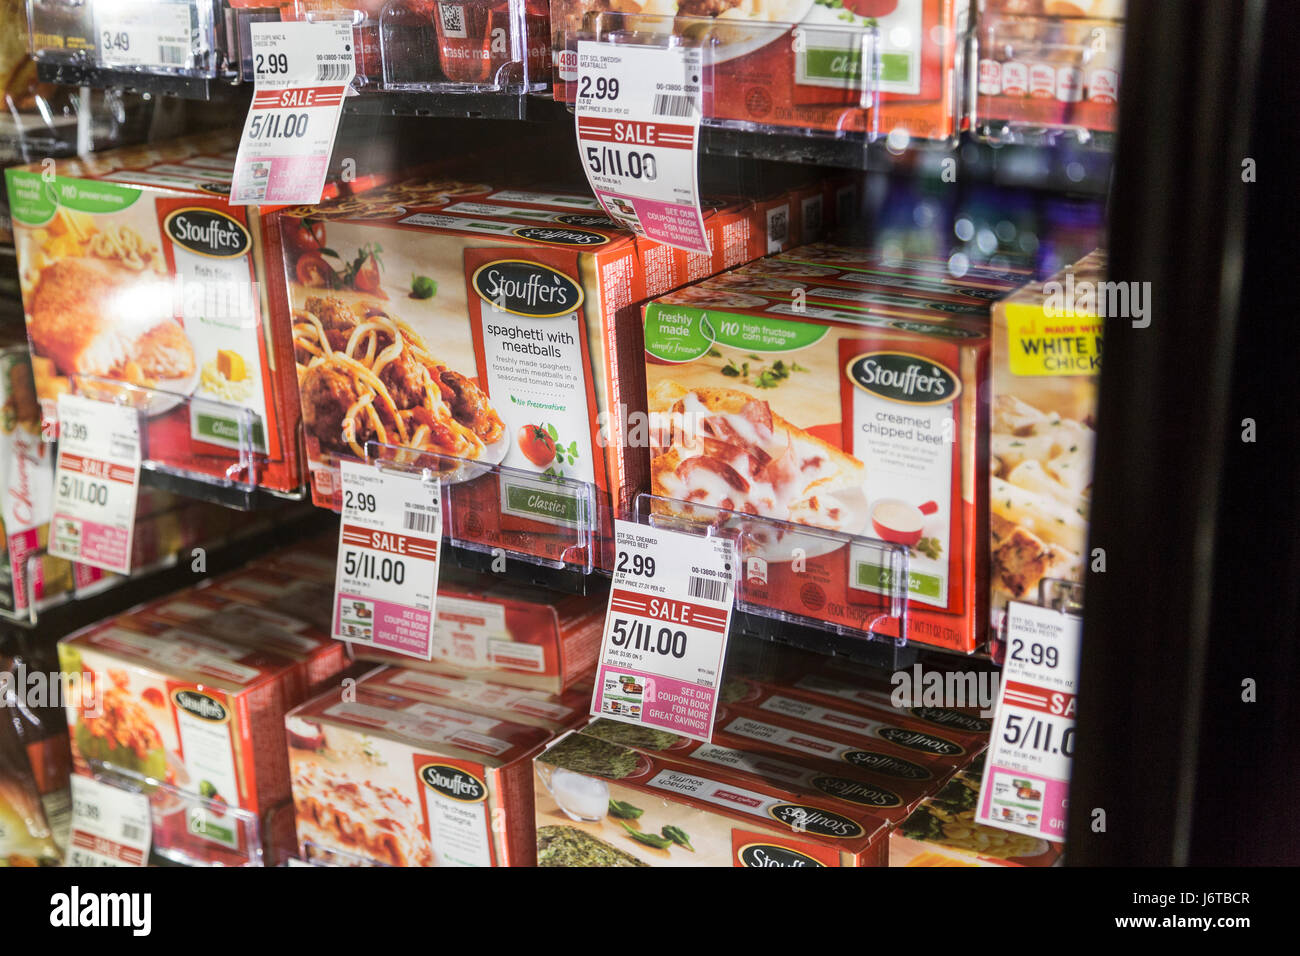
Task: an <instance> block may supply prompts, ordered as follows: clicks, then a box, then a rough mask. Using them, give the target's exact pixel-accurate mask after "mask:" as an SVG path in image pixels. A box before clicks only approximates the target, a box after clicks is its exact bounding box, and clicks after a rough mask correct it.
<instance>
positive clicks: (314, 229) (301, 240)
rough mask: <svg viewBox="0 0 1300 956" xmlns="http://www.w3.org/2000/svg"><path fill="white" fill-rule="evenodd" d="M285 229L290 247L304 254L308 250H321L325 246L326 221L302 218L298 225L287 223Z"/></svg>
mask: <svg viewBox="0 0 1300 956" xmlns="http://www.w3.org/2000/svg"><path fill="white" fill-rule="evenodd" d="M285 231H286V232H287V233H288V235H287V236H286V238H287V240H288V242H289V247H290V248H291V249H293V251H294V252H296V253H298V254H299V255H302V254H303V253H307V252H320V250H321V249H323V248H325V223H323V222H312V221H311V220H310V219H300V220H298V224H297V225H296V226H293V225H287V226H286V229H285Z"/></svg>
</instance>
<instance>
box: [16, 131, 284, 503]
mask: <svg viewBox="0 0 1300 956" xmlns="http://www.w3.org/2000/svg"><path fill="white" fill-rule="evenodd" d="M234 156H235V141H234V140H233V139H232V138H230V137H226V136H219V135H209V136H203V137H191V138H187V139H182V140H177V141H174V142H170V143H164V144H161V145H157V146H150V147H134V148H127V149H120V150H110V151H108V152H104V153H97V154H94V156H92V157H88V158H86V159H79V160H65V161H60V162H58V163H56V164H55V167H54V173H53V178H52V179H50V180H49V181H47V178H46V175H45V171H44V170H43V169H42V167H40V166H36V165H33V166H25V167H20V168H15V169H9V170H6V171H5V178H6V183H7V187H8V191H9V198H10V205H11V208H12V214H13V220H14V243H15V248H16V251H17V257H18V267H19V279H20V285H21V288H22V296H23V306H24V312H25V314H26V320H27V334H28V338H29V340H30V342H31V347H32V368H33V372H34V374H35V378H36V389H37V396H38V398H39V400H40V403H41V411H42V416H43V418H44V420H45V422H46V424H47V425H49V424H52V423H53V422H54V421H55V420H56V419H57V402H58V397H59V395H60V394H62V393H64V392H68V391H72V390H76V389H74V388H73V381H72V380H73V379H74V378H76V379H78V381H79V383H80V386H81V387H80V391H82V392H84V393H86V394H90V395H91V396H92V397H103V398H107V399H111V398H112V397H113V395H114V388H113V386H114V385H115V384H116V383H122V384H126V385H135V386H143V387H146V388H149V389H152V390H153V391H152V392H149V393H146V394H147V395H148V400H147V404H146V406H145V407H144V409H143V414H144V416H145V418H146V419H147V428H146V429H145V430H144V433H143V434H142V451H143V454H144V455H145V457H146V458H147V459H149V460H153V461H156V462H158V463H159V464H161V465H162V466H164V468H166V469H168V470H180V471H184V472H187V473H191V474H196V475H200V476H208V477H211V478H214V479H225V478H228V477H231V478H236V479H238V480H240V481H249V480H250V478H251V476H250V475H248V474H247V469H246V468H241V448H242V449H244V450H245V451H251V452H253V453H255V455H256V456H257V457H258V462H259V463H258V467H257V469H256V471H257V474H256V480H257V483H258V484H259V485H261V486H263V487H265V488H268V489H272V490H275V491H282V492H288V491H293V490H296V489H297V488H298V487H299V486H300V485H301V479H300V461H299V455H298V443H297V441H296V434H295V433H296V428H297V423H298V416H299V412H298V400H297V382H296V380H295V378H294V373H293V363H292V361H291V360H290V359H291V355H292V347H291V343H290V335H289V329H288V326H287V323H284V322H273V321H271V316H272V315H273V314H276V313H277V312H280V313H282V312H283V307H282V304H281V300H282V297H283V288H282V285H280V284H277V282H276V281H275V279H276V278H277V277H278V275H279V270H278V269H277V270H273V271H272V272H270V273H268V271H267V270H266V268H265V261H266V242H267V235H268V233H269V232H271V231H272V230H271V228H270V219H271V217H268V216H266V215H264V214H262V213H260V212H259V211H258V210H257V209H256V208H255V207H245V206H231V205H230V204H229V203H228V202H227V196H228V195H229V192H230V174H231V170H232V169H233V166H234ZM274 259H275V260H277V261H278V259H279V255H278V252H276V254H275V255H274ZM250 416H251V417H250ZM244 458H245V459H246V458H247V455H245V456H244Z"/></svg>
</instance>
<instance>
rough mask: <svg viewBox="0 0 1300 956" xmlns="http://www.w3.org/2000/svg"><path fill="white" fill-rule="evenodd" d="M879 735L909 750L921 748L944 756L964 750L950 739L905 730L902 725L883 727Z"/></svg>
mask: <svg viewBox="0 0 1300 956" xmlns="http://www.w3.org/2000/svg"><path fill="white" fill-rule="evenodd" d="M880 736H881V738H882V739H884V740H888V741H889V742H890V743H891V744H898V746H900V747H906V748H907V749H909V750H921V751H924V752H925V753H928V754H940V755H941V756H944V757H956V756H959V755H961V754H964V753H965V752H966V748H965V747H963V746H961V745H960V744H955V743H953V742H952V741H951V740H944V739H943V738H942V737H935V736H934V735H932V734H923V733H921V732H920V731H919V730H905V729H903V728H902V727H885V728H882V729H881V731H880Z"/></svg>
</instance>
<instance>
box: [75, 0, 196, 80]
mask: <svg viewBox="0 0 1300 956" xmlns="http://www.w3.org/2000/svg"><path fill="white" fill-rule="evenodd" d="M191 10H192V2H191V0H181V2H163V3H158V2H157V0H116V2H115V3H97V4H95V7H94V14H95V38H96V48H97V50H98V60H99V65H100V66H105V67H148V68H150V69H154V68H160V69H192V68H193V67H194V52H193V45H192V40H191V35H192V31H191V20H190V13H191ZM203 45H204V46H206V45H207V44H203Z"/></svg>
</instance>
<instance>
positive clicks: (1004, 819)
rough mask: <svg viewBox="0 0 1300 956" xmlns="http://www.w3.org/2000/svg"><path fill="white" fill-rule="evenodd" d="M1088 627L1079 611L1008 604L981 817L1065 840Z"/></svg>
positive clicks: (983, 820)
mask: <svg viewBox="0 0 1300 956" xmlns="http://www.w3.org/2000/svg"><path fill="white" fill-rule="evenodd" d="M1081 632H1082V619H1081V618H1079V617H1077V616H1075V615H1071V614H1063V613H1061V612H1060V611H1057V610H1055V609H1053V608H1046V607H1039V606H1038V605H1036V604H1024V603H1021V602H1019V601H1013V602H1011V603H1010V604H1009V605H1008V606H1007V655H1006V662H1005V663H1004V664H1003V667H1002V687H1001V689H1000V691H999V693H998V703H997V716H996V717H995V718H994V720H993V739H992V744H991V746H990V749H989V754H988V757H987V758H986V760H985V768H984V781H983V785H982V786H981V788H980V798H979V817H978V819H979V822H980V823H986V824H988V825H989V826H994V827H1001V828H1002V829H1004V830H1012V831H1014V832H1016V833H1029V834H1033V835H1034V836H1038V837H1042V838H1043V839H1045V840H1052V841H1055V842H1058V843H1060V842H1064V840H1065V820H1066V806H1067V800H1068V798H1069V787H1070V767H1071V763H1072V758H1073V756H1074V720H1075V684H1076V682H1077V681H1078V678H1079V641H1080V637H1081Z"/></svg>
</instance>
